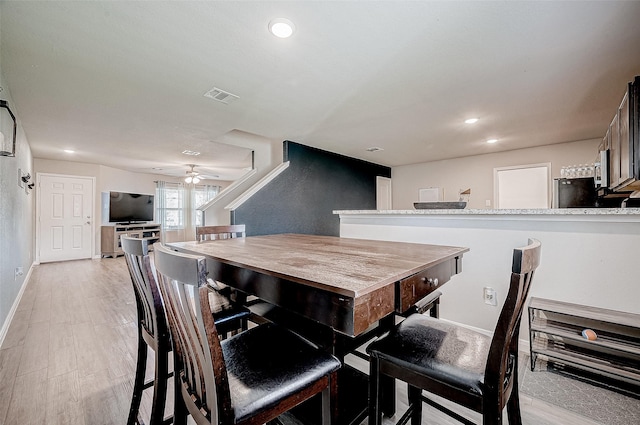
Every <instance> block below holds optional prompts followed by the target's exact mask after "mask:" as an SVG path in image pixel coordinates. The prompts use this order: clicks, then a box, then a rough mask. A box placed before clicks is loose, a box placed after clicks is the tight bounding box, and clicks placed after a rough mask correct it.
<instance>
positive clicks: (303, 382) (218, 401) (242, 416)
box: [154, 244, 340, 425]
mask: <svg viewBox="0 0 640 425" xmlns="http://www.w3.org/2000/svg"><path fill="white" fill-rule="evenodd" d="M154 248H155V250H154V258H155V266H156V271H157V275H158V282H159V284H160V289H161V291H162V294H163V297H164V300H165V309H166V311H167V317H168V319H169V326H170V329H171V335H172V341H173V353H174V356H173V358H174V365H175V370H176V378H175V379H174V382H175V384H176V385H175V390H176V402H175V412H174V417H175V419H176V423H177V424H184V423H185V422H186V418H187V416H188V414H190V415H191V416H192V418H193V419H194V421H195V422H196V423H197V424H199V425H204V424H211V425H232V424H233V425H236V424H237V425H259V424H263V423H266V422H269V421H272V420H274V419H275V418H276V417H278V416H279V415H281V414H282V413H284V412H286V411H288V410H290V409H291V408H293V407H295V406H296V405H298V404H300V403H302V402H304V401H305V400H308V399H309V398H311V397H312V396H314V395H316V394H319V393H321V394H322V409H321V410H322V423H323V424H324V425H329V424H330V422H331V420H330V418H331V411H332V409H331V402H330V398H331V391H330V388H331V386H332V385H333V382H335V380H334V379H335V375H336V373H337V370H338V369H339V368H340V362H339V361H338V359H336V358H335V357H334V356H332V355H330V354H328V353H326V352H324V351H323V350H320V349H318V348H317V347H315V346H313V345H312V344H311V343H309V342H308V341H307V340H305V339H303V338H301V337H299V336H298V335H296V334H294V333H293V332H290V331H288V330H286V329H284V328H282V327H279V326H277V325H274V324H272V323H267V324H264V325H261V326H257V327H254V328H252V329H249V330H247V331H245V332H242V333H240V334H238V335H235V336H232V337H231V338H228V339H226V340H220V339H219V338H218V333H217V329H216V323H215V320H214V319H213V316H211V315H210V314H203V312H206V311H208V310H209V309H210V306H209V297H208V293H209V291H211V288H210V287H209V285H208V284H207V278H206V275H207V270H206V262H205V258H204V257H200V256H194V255H188V254H183V253H179V252H175V251H171V250H169V249H167V248H165V247H163V246H161V245H160V244H156V245H154Z"/></svg>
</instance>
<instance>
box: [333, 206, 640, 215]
mask: <svg viewBox="0 0 640 425" xmlns="http://www.w3.org/2000/svg"><path fill="white" fill-rule="evenodd" d="M333 213H334V214H339V215H363V214H366V215H416V216H420V215H564V216H566V215H640V208H536V209H513V210H510V209H498V210H492V209H457V210H455V209H454V210H438V209H428V210H427V209H425V210H415V209H414V210H335V211H333Z"/></svg>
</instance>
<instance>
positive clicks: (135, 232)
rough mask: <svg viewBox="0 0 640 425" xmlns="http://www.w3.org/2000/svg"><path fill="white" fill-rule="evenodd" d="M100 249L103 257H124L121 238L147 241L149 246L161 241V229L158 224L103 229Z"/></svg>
mask: <svg viewBox="0 0 640 425" xmlns="http://www.w3.org/2000/svg"><path fill="white" fill-rule="evenodd" d="M100 230H101V233H100V237H101V241H100V247H101V251H102V256H103V257H113V258H115V257H117V256H118V255H124V251H123V250H122V245H121V243H120V237H121V236H130V237H132V238H139V239H146V240H148V241H149V245H151V244H153V243H155V242H158V241H159V240H160V230H161V227H160V225H159V224H158V223H147V222H142V223H129V222H127V223H124V224H123V223H116V224H115V225H110V226H102V227H101V229H100Z"/></svg>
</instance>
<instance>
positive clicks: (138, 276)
mask: <svg viewBox="0 0 640 425" xmlns="http://www.w3.org/2000/svg"><path fill="white" fill-rule="evenodd" d="M120 240H121V244H122V249H123V251H124V255H125V259H126V262H127V267H128V269H129V274H130V275H131V282H132V284H133V289H134V294H135V297H136V307H137V311H138V359H137V363H136V375H135V378H134V385H133V396H132V398H131V407H130V409H129V418H128V420H127V424H128V425H133V424H136V423H137V424H143V423H144V422H142V418H141V417H140V412H139V410H140V401H141V399H142V393H143V391H144V390H146V389H148V388H151V387H153V402H152V407H151V416H150V420H149V424H150V425H159V424H163V423H170V422H171V418H168V419H166V420H165V419H163V415H164V407H165V400H166V395H167V380H168V379H169V378H170V377H172V376H173V372H171V371H169V365H168V358H169V353H170V352H171V338H170V335H169V328H168V326H167V320H166V316H165V310H164V306H163V302H162V298H161V296H160V291H159V289H158V285H157V282H156V279H155V275H154V270H153V267H152V265H151V260H150V257H149V245H148V241H147V240H145V239H139V238H132V237H128V236H122V237H121V238H120ZM209 301H210V305H211V306H212V311H211V315H212V316H213V317H214V318H215V320H216V322H217V323H219V325H220V327H221V335H222V336H226V334H227V332H229V331H231V330H234V331H235V330H237V329H238V328H239V327H240V321H241V320H243V319H244V320H246V317H247V316H248V313H247V312H245V310H246V309H244V310H240V311H239V310H238V309H236V308H235V307H230V308H227V307H225V303H228V301H227V300H226V299H225V298H224V297H222V296H221V295H219V294H218V293H216V292H214V291H212V292H211V293H210V300H209ZM148 348H151V349H152V350H153V351H154V352H155V372H154V373H155V375H154V378H153V379H150V380H148V381H145V371H146V365H147V355H148Z"/></svg>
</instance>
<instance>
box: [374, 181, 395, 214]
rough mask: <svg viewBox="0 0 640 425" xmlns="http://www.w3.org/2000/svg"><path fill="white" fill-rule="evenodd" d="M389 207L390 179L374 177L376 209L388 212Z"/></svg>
mask: <svg viewBox="0 0 640 425" xmlns="http://www.w3.org/2000/svg"><path fill="white" fill-rule="evenodd" d="M391 208H392V206H391V179H390V178H387V177H380V176H377V177H376V209H377V210H390V209H391Z"/></svg>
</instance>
